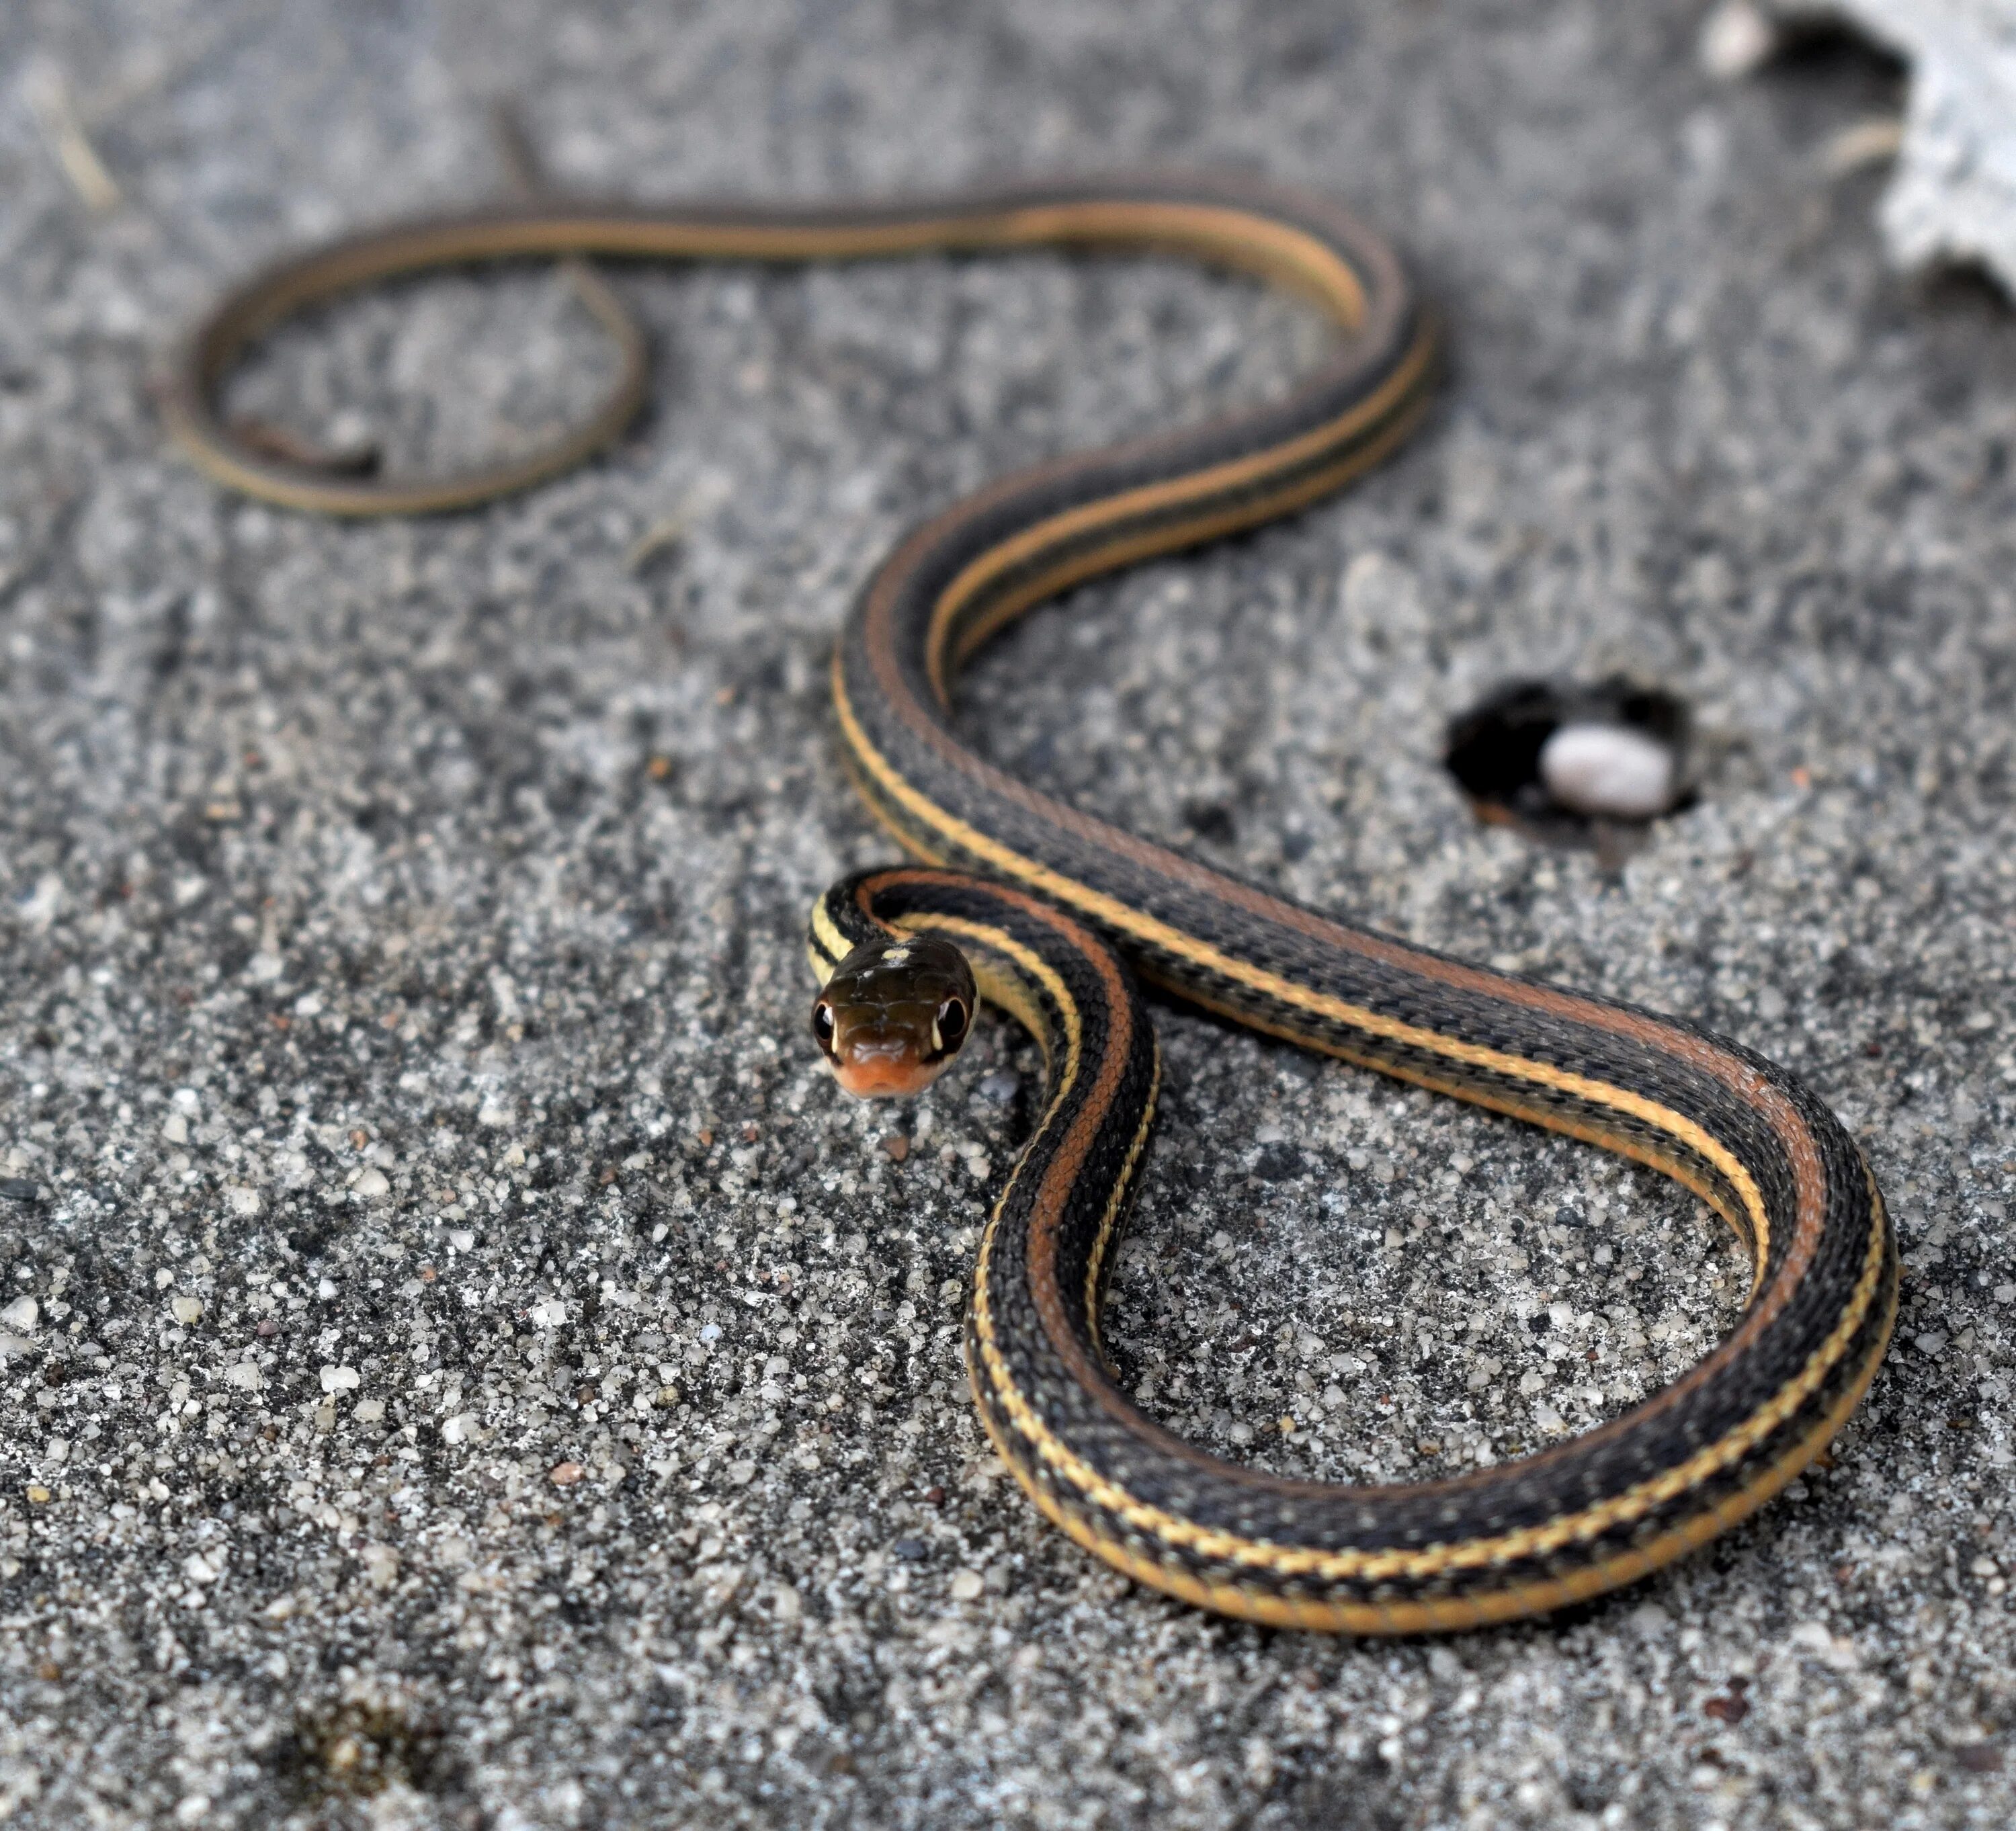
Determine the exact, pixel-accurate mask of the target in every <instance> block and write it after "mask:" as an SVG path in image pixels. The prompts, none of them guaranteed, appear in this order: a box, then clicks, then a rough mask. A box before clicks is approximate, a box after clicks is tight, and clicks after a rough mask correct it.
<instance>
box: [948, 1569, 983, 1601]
mask: <svg viewBox="0 0 2016 1831" xmlns="http://www.w3.org/2000/svg"><path fill="white" fill-rule="evenodd" d="M986 1587H987V1586H986V1585H985V1583H984V1582H982V1581H981V1575H980V1573H979V1572H978V1571H977V1570H956V1571H954V1572H953V1573H952V1600H953V1601H954V1602H974V1601H976V1600H977V1599H978V1598H979V1595H980V1592H981V1590H983V1589H984V1588H986Z"/></svg>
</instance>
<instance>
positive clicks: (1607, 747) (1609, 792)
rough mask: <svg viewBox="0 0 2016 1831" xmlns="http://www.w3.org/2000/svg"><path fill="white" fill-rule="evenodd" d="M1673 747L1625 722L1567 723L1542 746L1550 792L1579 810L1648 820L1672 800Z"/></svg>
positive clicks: (1543, 770) (1542, 774)
mask: <svg viewBox="0 0 2016 1831" xmlns="http://www.w3.org/2000/svg"><path fill="white" fill-rule="evenodd" d="M1673 775H1674V770H1673V753H1672V749H1671V748H1670V747H1669V746H1667V745H1665V744H1662V743H1660V742H1659V740H1658V739H1657V738H1653V737H1647V736H1646V735H1645V733H1644V732H1640V731H1633V730H1630V729H1629V728H1627V727H1625V726H1624V725H1563V726H1561V728H1560V729H1559V730H1558V731H1557V732H1555V733H1554V734H1553V736H1551V737H1550V738H1549V739H1547V741H1546V743H1544V744H1543V745H1542V746H1540V779H1541V780H1542V781H1543V782H1545V783H1546V786H1547V793H1549V794H1550V795H1552V796H1553V798H1554V799H1555V800H1557V802H1559V803H1560V804H1561V806H1562V807H1564V808H1570V809H1571V810H1573V811H1575V813H1578V814H1588V815H1610V816H1611V817H1612V818H1616V819H1619V820H1649V819H1651V818H1652V816H1653V815H1655V814H1663V813H1665V811H1666V810H1667V809H1668V808H1670V807H1671V806H1672V804H1673V788H1674V782H1673Z"/></svg>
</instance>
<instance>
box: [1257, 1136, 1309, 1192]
mask: <svg viewBox="0 0 2016 1831" xmlns="http://www.w3.org/2000/svg"><path fill="white" fill-rule="evenodd" d="M1308 1167H1309V1164H1308V1161H1307V1160H1306V1159H1305V1157H1303V1155H1302V1153H1301V1152H1300V1151H1298V1150H1297V1149H1295V1147H1294V1146H1293V1145H1291V1144H1281V1143H1279V1142H1276V1143H1274V1144H1264V1145H1262V1146H1261V1147H1260V1153H1259V1155H1258V1157H1255V1159H1254V1160H1253V1174H1254V1175H1255V1176H1257V1177H1258V1178H1260V1180H1261V1181H1262V1182H1289V1181H1291V1179H1292V1178H1295V1177H1298V1176H1300V1175H1302V1173H1303V1172H1304V1171H1305V1170H1306V1169H1307V1168H1308Z"/></svg>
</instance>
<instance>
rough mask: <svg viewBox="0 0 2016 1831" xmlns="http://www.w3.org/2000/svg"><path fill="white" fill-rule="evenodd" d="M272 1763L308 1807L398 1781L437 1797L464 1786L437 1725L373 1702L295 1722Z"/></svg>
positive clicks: (363, 1795)
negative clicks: (309, 1804) (308, 1804)
mask: <svg viewBox="0 0 2016 1831" xmlns="http://www.w3.org/2000/svg"><path fill="white" fill-rule="evenodd" d="M274 1764H275V1766H276V1767H277V1768H279V1772H280V1773H281V1775H283V1778H285V1779H287V1780H289V1781H290V1782H292V1783H293V1786H294V1787H295V1789H296V1790H297V1792H298V1793H299V1794H300V1796H301V1798H302V1799H303V1800H304V1801H305V1802H308V1803H311V1804H319V1803H321V1802H322V1801H325V1800H346V1799H353V1800H354V1799H369V1798H373V1797H376V1795H377V1794H379V1793H383V1791H384V1790H386V1788H387V1787H388V1786H391V1785H393V1784H394V1782H398V1783H399V1784H401V1785H403V1786H409V1787H411V1788H412V1789H413V1790H415V1791H416V1792H418V1793H430V1794H433V1795H435V1796H437V1797H438V1796H440V1795H441V1794H443V1793H455V1792H459V1791H460V1790H461V1788H462V1775H461V1772H460V1768H459V1764H458V1763H457V1762H456V1761H455V1760H454V1758H453V1757H452V1756H451V1755H450V1754H448V1752H447V1750H446V1749H445V1747H444V1746H443V1737H442V1734H441V1730H440V1728H438V1727H437V1725H434V1724H433V1723H432V1722H430V1721H416V1720H414V1719H412V1718H409V1717H407V1716H406V1715H405V1714H403V1713H402V1712H401V1711H398V1710H390V1709H387V1708H384V1707H380V1706H376V1705H371V1704H363V1703H346V1704H341V1705H338V1706H337V1707H335V1708H333V1709H329V1710H317V1711H315V1712H312V1713H309V1714H304V1715H302V1716H301V1717H299V1718H297V1719H296V1720H295V1723H294V1730H293V1735H292V1736H289V1737H288V1738H287V1739H286V1740H285V1741H284V1742H283V1743H282V1744H281V1745H280V1746H279V1749H277V1750H275V1755H274Z"/></svg>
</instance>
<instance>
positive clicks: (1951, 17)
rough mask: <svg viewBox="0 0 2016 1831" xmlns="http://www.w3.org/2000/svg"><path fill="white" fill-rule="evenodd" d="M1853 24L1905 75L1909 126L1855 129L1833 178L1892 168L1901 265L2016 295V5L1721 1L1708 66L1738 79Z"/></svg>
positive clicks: (1712, 23)
mask: <svg viewBox="0 0 2016 1831" xmlns="http://www.w3.org/2000/svg"><path fill="white" fill-rule="evenodd" d="M1816 24H1818V25H1820V27H1822V28H1823V29H1824V28H1826V27H1831V26H1836V25H1841V24H1847V25H1850V26H1852V27H1853V28H1854V29H1856V31H1860V32H1862V33H1863V34H1866V35H1867V38H1868V40H1869V41H1870V43H1871V44H1872V45H1877V46H1879V47H1881V49H1882V50H1883V51H1885V52H1888V53H1889V54H1890V55H1892V56H1895V57H1896V58H1897V59H1899V60H1900V61H1901V62H1902V63H1904V64H1905V65H1906V66H1908V67H1909V70H1910V84H1909V95H1908V99H1907V100H1906V104H1905V107H1904V111H1903V118H1902V119H1901V120H1890V119H1887V118H1885V117H1877V118H1875V119H1873V120H1870V121H1863V122H1861V123H1859V124H1856V126H1853V127H1851V128H1848V129H1847V130H1845V131H1844V132H1843V133H1842V134H1841V135H1840V136H1839V137H1838V138H1837V139H1836V140H1835V141H1834V143H1833V146H1832V147H1831V149H1830V150H1829V152H1828V153H1827V155H1826V157H1827V160H1828V161H1829V162H1831V163H1832V164H1834V165H1835V166H1837V167H1841V166H1845V165H1850V164H1861V163H1870V162H1877V163H1881V162H1885V161H1886V160H1887V159H1888V157H1890V156H1895V160H1896V167H1895V171H1894V173H1893V174H1892V177H1891V179H1890V182H1889V183H1888V185H1887V186H1886V187H1885V190H1884V193H1883V203H1882V207H1881V213H1880V214H1881V222H1882V225H1883V234H1884V238H1885V240H1886V241H1887V242H1888V243H1889V246H1890V251H1891V254H1892V256H1894V257H1895V259H1896V260H1897V261H1898V262H1899V264H1900V265H1902V266H1904V267H1906V268H1920V267H1924V266H1928V265H1930V264H1934V263H1938V262H1966V263H1974V264H1978V266H1979V267H1980V268H1982V270H1984V271H1985V272H1988V273H1990V274H1993V275H1994V276H1995V277H1996V279H1997V280H1999V281H2000V283H2001V285H2002V286H2003V289H2004V290H2006V291H2007V292H2009V293H2011V295H2012V296H2016V0H1722V3H1721V4H1720V5H1718V6H1717V7H1716V8H1715V9H1714V11H1713V12H1712V13H1711V14H1710V15H1709V16H1708V21H1707V22H1706V23H1705V25H1704V27H1703V28H1702V38H1701V56H1702V61H1703V63H1705V65H1706V66H1707V67H1708V68H1709V69H1710V70H1715V71H1717V72H1718V73H1719V74H1724V75H1726V76H1730V77H1735V76H1739V75H1744V74H1751V73H1752V72H1754V71H1755V70H1757V69H1758V68H1759V67H1762V65H1763V64H1764V63H1766V61H1767V60H1768V59H1769V56H1770V54H1771V52H1772V49H1773V46H1774V45H1776V44H1777V43H1778V42H1779V41H1781V40H1783V41H1788V42H1790V43H1791V44H1792V45H1796V44H1797V43H1798V40H1799V38H1800V37H1801V35H1802V34H1805V33H1807V32H1809V31H1811V30H1812V29H1813V27H1815V26H1816Z"/></svg>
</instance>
